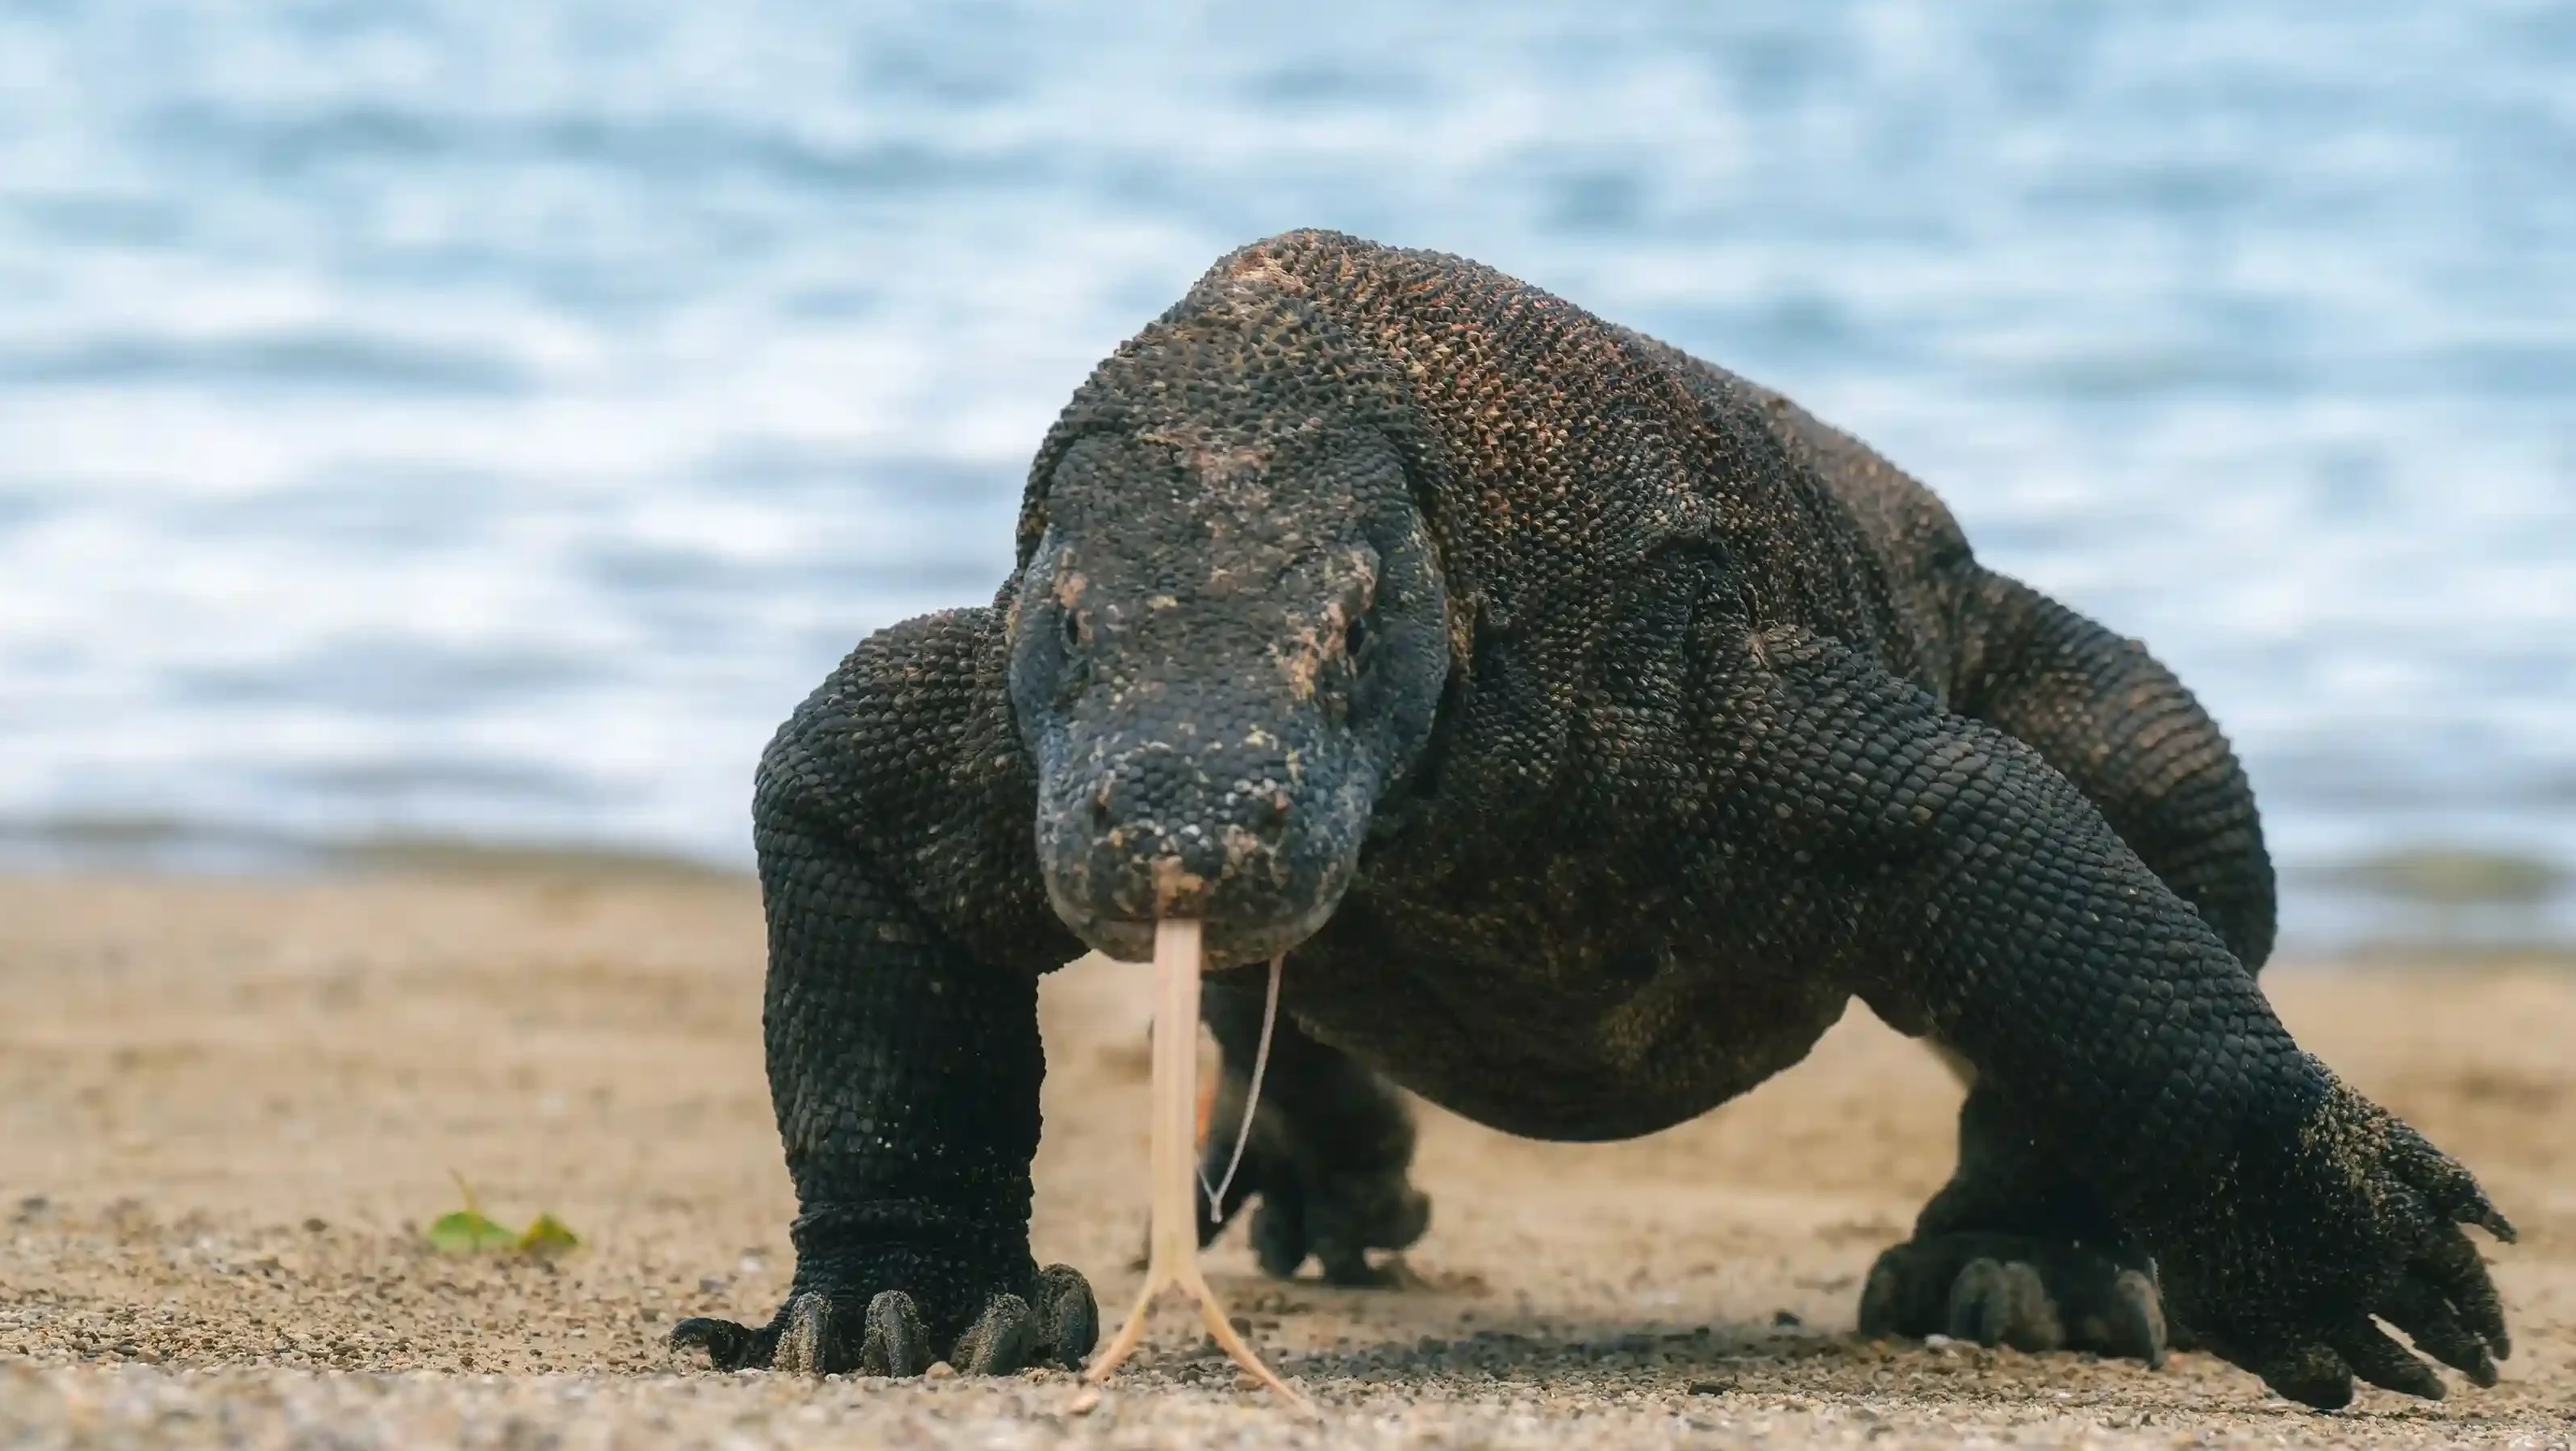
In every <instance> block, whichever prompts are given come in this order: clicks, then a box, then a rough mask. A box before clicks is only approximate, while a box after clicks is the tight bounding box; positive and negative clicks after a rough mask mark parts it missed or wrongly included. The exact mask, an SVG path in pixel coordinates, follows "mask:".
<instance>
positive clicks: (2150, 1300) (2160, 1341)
mask: <svg viewBox="0 0 2576 1451" xmlns="http://www.w3.org/2000/svg"><path fill="white" fill-rule="evenodd" d="M2106 1328H2107V1330H2108V1331H2109V1335H2108V1339H2109V1342H2110V1346H2111V1353H2112V1354H2114V1355H2123V1356H2127V1357H2129V1358H2130V1359H2132V1360H2143V1361H2145V1362H2146V1363H2147V1369H2149V1370H2162V1369H2164V1365H2165V1346H2166V1344H2167V1343H2168V1342H2169V1340H2170V1337H2169V1336H2168V1335H2167V1334H2166V1330H2165V1311H2164V1302H2163V1299H2162V1298H2161V1297H2160V1296H2158V1295H2157V1294H2156V1287H2155V1282H2154V1281H2152V1280H2149V1279H2148V1278H2147V1277H2146V1276H2144V1275H2142V1274H2139V1273H2138V1272H2137V1271H2136V1270H2122V1271H2121V1272H2120V1274H2119V1277H2118V1278H2116V1279H2114V1280H2113V1281H2112V1282H2111V1307H2110V1315H2109V1320H2108V1322H2107V1326H2106Z"/></svg>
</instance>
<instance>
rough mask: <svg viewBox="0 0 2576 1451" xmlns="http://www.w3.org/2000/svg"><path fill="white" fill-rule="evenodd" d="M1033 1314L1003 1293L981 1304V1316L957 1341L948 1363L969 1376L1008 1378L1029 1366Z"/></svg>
mask: <svg viewBox="0 0 2576 1451" xmlns="http://www.w3.org/2000/svg"><path fill="white" fill-rule="evenodd" d="M1037 1318H1038V1317H1037V1315H1036V1313H1035V1312H1034V1311H1032V1310H1030V1309H1029V1302H1028V1301H1026V1300H1023V1299H1021V1298H1020V1297H1019V1296H1017V1295H1013V1294H1009V1293H1007V1292H1005V1293H1003V1294H999V1295H995V1296H994V1297H993V1298H992V1299H991V1300H989V1301H987V1302H986V1303H985V1305H984V1313H983V1314H982V1315H980V1316H977V1317H976V1320H975V1323H974V1324H973V1325H971V1326H969V1327H968V1328H967V1331H966V1333H965V1334H964V1335H962V1336H959V1337H958V1339H957V1348H956V1349H955V1350H952V1351H950V1352H949V1355H948V1360H949V1363H950V1364H952V1365H954V1366H956V1367H957V1368H958V1369H959V1370H962V1371H964V1372H966V1373H967V1374H969V1375H1009V1374H1010V1373H1011V1372H1013V1371H1015V1370H1018V1369H1019V1368H1020V1367H1022V1366H1024V1365H1026V1364H1028V1363H1029V1361H1030V1359H1031V1355H1030V1350H1031V1348H1032V1347H1033V1346H1034V1345H1035V1343H1036V1341H1037Z"/></svg>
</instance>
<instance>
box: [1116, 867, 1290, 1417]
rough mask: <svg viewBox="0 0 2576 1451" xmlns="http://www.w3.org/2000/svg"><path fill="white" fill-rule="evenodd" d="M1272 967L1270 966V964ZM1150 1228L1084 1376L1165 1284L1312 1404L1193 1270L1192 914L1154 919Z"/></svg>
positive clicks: (1265, 1378)
mask: <svg viewBox="0 0 2576 1451" xmlns="http://www.w3.org/2000/svg"><path fill="white" fill-rule="evenodd" d="M1274 971H1275V969H1274ZM1154 982H1155V998H1154V1099H1153V1103H1154V1108H1153V1115H1154V1117H1153V1144H1154V1147H1153V1156H1152V1161H1153V1167H1152V1175H1153V1189H1154V1194H1153V1233H1152V1237H1151V1238H1150V1239H1149V1240H1148V1242H1147V1248H1146V1252H1145V1288H1144V1290H1143V1292H1142V1293H1140V1294H1139V1295H1137V1297H1136V1308H1135V1309H1133V1310H1130V1311H1128V1312H1127V1323H1126V1324H1124V1325H1122V1326H1120V1327H1119V1328H1118V1334H1117V1335H1116V1336H1115V1337H1114V1338H1112V1339H1111V1340H1110V1342H1109V1348H1108V1349H1106V1350H1104V1351H1102V1352H1100V1358H1099V1359H1097V1360H1094V1361H1093V1362H1092V1363H1091V1370H1090V1372H1089V1377H1090V1379H1092V1380H1094V1381H1101V1380H1106V1379H1108V1378H1109V1374H1110V1372H1112V1371H1114V1370H1116V1369H1117V1368H1118V1366H1119V1363H1120V1362H1122V1361H1124V1360H1126V1358H1127V1357H1128V1356H1129V1355H1131V1354H1133V1353H1135V1350H1136V1347H1137V1345H1138V1344H1139V1343H1141V1342H1142V1341H1143V1340H1144V1338H1145V1322H1146V1320H1147V1318H1148V1317H1149V1316H1150V1315H1151V1314H1152V1311H1153V1308H1154V1302H1155V1301H1156V1300H1158V1299H1160V1298H1161V1297H1162V1294H1163V1292H1164V1291H1165V1290H1178V1291H1180V1292H1181V1293H1182V1294H1183V1295H1186V1296H1188V1297H1189V1298H1190V1299H1191V1300H1192V1301H1194V1302H1195V1303H1196V1304H1197V1305H1198V1307H1199V1319H1200V1320H1201V1321H1203V1322H1205V1323H1206V1325H1207V1331H1208V1335H1209V1336H1210V1337H1211V1338H1213V1339H1214V1340H1215V1341H1216V1343H1217V1344H1218V1345H1219V1346H1221V1347H1223V1349H1224V1350H1225V1353H1226V1354H1227V1355H1229V1356H1231V1357H1233V1358H1234V1363H1235V1364H1237V1365H1239V1366H1242V1367H1243V1368H1244V1369H1245V1370H1246V1371H1248V1372H1250V1373H1251V1374H1252V1375H1253V1377H1254V1378H1256V1379H1258V1380H1259V1381H1260V1382H1261V1383H1262V1384H1263V1385H1266V1386H1268V1387H1270V1388H1271V1389H1272V1390H1274V1391H1277V1392H1278V1393H1279V1394H1280V1396H1282V1397H1283V1398H1285V1399H1286V1400H1287V1401H1288V1402H1289V1403H1290V1404H1292V1405H1294V1406H1296V1407H1298V1408H1299V1409H1301V1410H1306V1411H1312V1410H1313V1409H1314V1405H1313V1403H1312V1402H1310V1401H1308V1400H1307V1399H1306V1398H1305V1397H1304V1396H1302V1395H1300V1394H1298V1392H1297V1390H1296V1389H1295V1388H1294V1387H1292V1386H1290V1385H1289V1384H1288V1382H1286V1381H1284V1380H1281V1379H1280V1378H1279V1376H1278V1374H1277V1372H1275V1371H1273V1370H1271V1368H1270V1367H1268V1366H1266V1365H1264V1364H1262V1363H1261V1357H1260V1356H1258V1355H1255V1354H1254V1353H1253V1351H1252V1347H1251V1346H1249V1345H1246V1344H1245V1343H1244V1341H1243V1337H1242V1336H1241V1335H1238V1334H1236V1333H1235V1329H1234V1326H1233V1325H1232V1324H1231V1323H1230V1322H1229V1321H1227V1319H1226V1316H1225V1306H1224V1305H1223V1304H1221V1303H1219V1302H1218V1300H1217V1297H1216V1292H1215V1291H1214V1290H1211V1289H1209V1288H1208V1282H1207V1278H1206V1276H1204V1275H1202V1274H1200V1273H1199V1228H1198V1224H1197V1222H1196V1213H1195V1211H1196V1208H1197V1206H1196V1205H1195V1204H1194V1203H1193V1202H1192V1197H1191V1194H1190V1190H1191V1187H1192V1184H1193V1181H1194V1178H1195V1176H1196V1174H1197V1172H1198V1143H1197V1140H1198V1134H1197V1127H1198V1122H1197V1120H1198V1102H1197V1099H1198V1068H1199V923H1198V921H1197V920H1196V919H1195V918H1184V919H1177V920H1175V919H1172V918H1165V919H1164V920H1162V921H1160V922H1157V923H1156V924H1154Z"/></svg>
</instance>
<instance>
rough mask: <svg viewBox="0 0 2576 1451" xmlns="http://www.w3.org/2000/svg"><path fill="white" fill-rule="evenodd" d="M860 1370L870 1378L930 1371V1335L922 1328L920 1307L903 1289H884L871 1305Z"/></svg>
mask: <svg viewBox="0 0 2576 1451" xmlns="http://www.w3.org/2000/svg"><path fill="white" fill-rule="evenodd" d="M859 1369H860V1371H861V1372H863V1373H864V1374H867V1375H895V1376H910V1375H919V1374H921V1373H922V1372H923V1371H925V1370H928V1369H930V1335H929V1333H928V1332H927V1331H925V1330H923V1329H922V1326H921V1307H920V1306H918V1305H915V1304H914V1303H913V1302H912V1297H911V1296H910V1295H907V1294H905V1293H904V1292H903V1291H901V1290H885V1291H882V1292H880V1293H879V1294H878V1295H877V1297H876V1298H875V1299H873V1300H870V1301H869V1302H868V1326H867V1334H866V1337H865V1338H864V1339H863V1340H861V1342H860V1344H859Z"/></svg>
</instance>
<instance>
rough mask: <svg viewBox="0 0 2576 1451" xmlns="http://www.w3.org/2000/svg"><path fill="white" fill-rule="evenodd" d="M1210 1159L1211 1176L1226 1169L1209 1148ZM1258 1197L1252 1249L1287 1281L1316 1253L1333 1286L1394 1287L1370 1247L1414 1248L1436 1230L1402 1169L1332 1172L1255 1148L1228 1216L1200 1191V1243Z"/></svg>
mask: <svg viewBox="0 0 2576 1451" xmlns="http://www.w3.org/2000/svg"><path fill="white" fill-rule="evenodd" d="M1208 1162H1209V1164H1210V1165H1212V1168H1211V1169H1210V1170H1209V1174H1210V1176H1211V1177H1212V1178H1213V1177H1214V1176H1217V1175H1222V1174H1223V1173H1224V1171H1225V1162H1224V1157H1223V1156H1222V1155H1220V1154H1218V1153H1216V1152H1213V1151H1211V1152H1210V1153H1209V1155H1208ZM1254 1194H1259V1195H1260V1197H1261V1205H1260V1207H1259V1208H1257V1209H1255V1210H1253V1212H1252V1253H1253V1256H1254V1258H1256V1259H1258V1260H1259V1261H1260V1263H1261V1268H1262V1271H1263V1273H1265V1274H1268V1275H1271V1276H1273V1277H1274V1278H1277V1279H1282V1280H1285V1279H1289V1278H1292V1277H1294V1276H1295V1275H1296V1273H1297V1271H1298V1270H1300V1269H1302V1268H1304V1267H1305V1264H1306V1261H1307V1259H1308V1258H1309V1257H1312V1258H1313V1259H1314V1260H1315V1261H1316V1262H1317V1265H1318V1267H1319V1268H1320V1269H1321V1270H1322V1271H1323V1274H1324V1281H1325V1283H1327V1284H1332V1285H1344V1286H1352V1287H1357V1288H1377V1289H1393V1288H1396V1287H1397V1286H1399V1285H1401V1284H1402V1283H1403V1279H1402V1276H1400V1275H1398V1274H1397V1273H1396V1272H1395V1270H1394V1269H1393V1268H1391V1267H1388V1266H1384V1265H1378V1264H1372V1263H1371V1262H1370V1260H1369V1251H1371V1250H1401V1249H1406V1248H1409V1247H1410V1246H1411V1245H1412V1244H1413V1243H1414V1241H1416V1240H1418V1239H1420V1238H1422V1235H1423V1232H1424V1231H1425V1230H1427V1229H1429V1228H1430V1227H1431V1201H1430V1199H1429V1198H1428V1197H1426V1196H1425V1195H1424V1194H1423V1193H1422V1191H1421V1190H1418V1189H1416V1188H1414V1187H1413V1185H1412V1184H1411V1182H1409V1181H1408V1180H1407V1179H1406V1178H1405V1174H1404V1171H1403V1170H1402V1169H1389V1170H1376V1171H1369V1172H1354V1171H1350V1170H1339V1169H1328V1168H1324V1167H1321V1166H1318V1165H1314V1164H1310V1163H1301V1162H1298V1161H1296V1160H1294V1159H1291V1158H1290V1157H1288V1156H1286V1155H1279V1154H1272V1153H1267V1152H1264V1151H1263V1150H1261V1149H1258V1148H1256V1149H1254V1150H1253V1151H1252V1152H1250V1153H1247V1154H1246V1155H1245V1156H1244V1161H1243V1167H1242V1169H1241V1170H1240V1171H1239V1172H1238V1173H1237V1174H1236V1176H1235V1182H1234V1185H1233V1187H1232V1188H1231V1189H1229V1190H1228V1191H1227V1193H1226V1197H1225V1203H1224V1205H1223V1206H1222V1208H1223V1215H1222V1218H1212V1217H1211V1216H1210V1215H1209V1214H1208V1212H1207V1190H1206V1188H1205V1187H1204V1185H1202V1187H1201V1188H1200V1189H1199V1191H1198V1195H1197V1199H1198V1210H1199V1242H1200V1243H1201V1244H1203V1245H1204V1244H1206V1243H1207V1242H1208V1241H1210V1240H1213V1239H1215V1238H1216V1236H1217V1235H1218V1234H1219V1233H1221V1232H1223V1230H1224V1228H1225V1224H1226V1222H1228V1221H1231V1220H1232V1219H1233V1218H1234V1217H1235V1215H1236V1214H1237V1213H1238V1212H1239V1211H1240V1210H1241V1209H1242V1207H1243V1205H1244V1202H1245V1201H1246V1200H1247V1199H1249V1198H1250V1197H1251V1196H1252V1195H1254Z"/></svg>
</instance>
